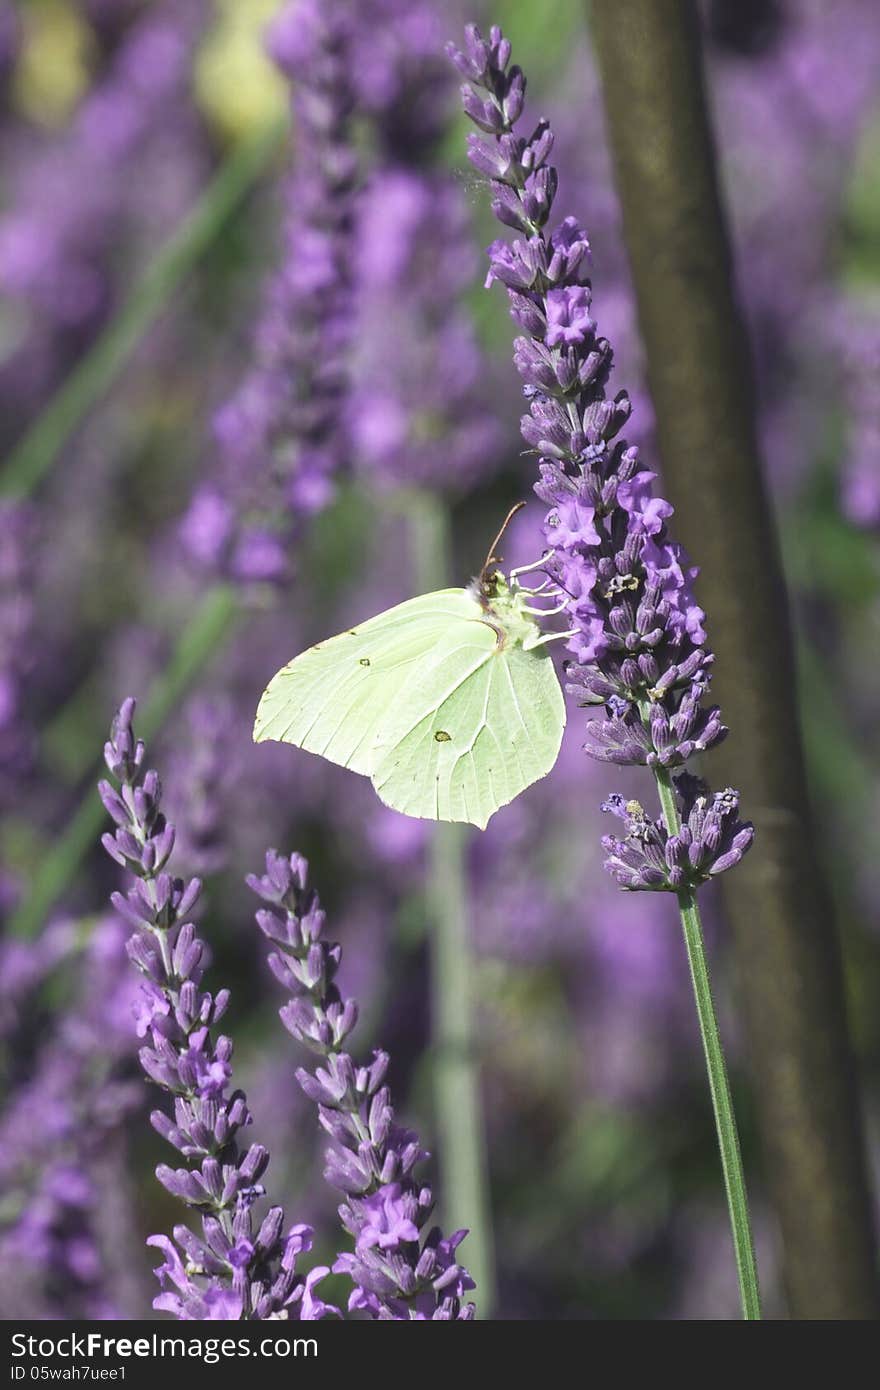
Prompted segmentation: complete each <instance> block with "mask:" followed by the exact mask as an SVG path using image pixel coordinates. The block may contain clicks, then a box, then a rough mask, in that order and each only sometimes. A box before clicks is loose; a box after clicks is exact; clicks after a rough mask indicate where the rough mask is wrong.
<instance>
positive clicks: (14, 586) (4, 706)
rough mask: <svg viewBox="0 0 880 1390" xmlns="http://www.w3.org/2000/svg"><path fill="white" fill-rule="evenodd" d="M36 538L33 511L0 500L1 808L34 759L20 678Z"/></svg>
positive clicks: (26, 652) (30, 624)
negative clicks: (32, 758)
mask: <svg viewBox="0 0 880 1390" xmlns="http://www.w3.org/2000/svg"><path fill="white" fill-rule="evenodd" d="M36 534H37V527H36V518H35V515H34V511H33V508H32V507H30V506H29V505H28V504H26V503H24V502H17V501H12V500H4V501H0V805H5V804H6V803H7V802H8V800H9V797H10V795H14V794H15V789H16V786H17V785H20V779H21V777H22V775H23V774H24V772H25V771H26V770H27V767H28V766H29V764H30V761H31V757H32V744H33V730H32V729H31V727H30V721H29V719H28V717H27V713H26V709H27V701H26V699H25V696H24V680H25V677H26V676H27V673H28V671H29V670H30V668H31V666H32V665H33V662H34V631H33V628H34V599H33V587H34V580H35V565H34V549H35V544H36Z"/></svg>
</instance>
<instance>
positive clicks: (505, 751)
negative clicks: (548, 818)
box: [372, 622, 565, 828]
mask: <svg viewBox="0 0 880 1390" xmlns="http://www.w3.org/2000/svg"><path fill="white" fill-rule="evenodd" d="M564 727H565V706H564V702H563V698H562V691H561V689H560V686H559V681H558V680H557V677H556V673H555V671H554V669H553V663H552V661H551V660H550V658H549V656H548V654H547V651H546V649H545V648H543V647H542V648H534V649H532V650H529V651H525V650H524V649H523V648H522V647H521V646H518V645H514V644H512V643H508V644H500V643H499V641H498V634H497V632H496V631H495V629H494V628H493V627H491V626H489V625H488V624H487V623H483V622H477V623H472V624H468V625H467V626H456V627H455V628H454V630H451V631H450V632H449V633H448V634H447V635H446V636H445V637H444V639H443V641H442V643H441V644H440V645H439V646H438V647H437V648H436V649H435V650H434V651H433V652H432V653H430V654H428V656H427V657H426V659H425V660H424V662H422V663H420V664H419V666H418V667H415V668H414V669H413V671H412V674H411V675H410V677H409V679H408V681H407V683H406V685H405V686H404V687H403V689H402V690H401V692H400V696H399V699H398V701H397V702H396V704H395V708H394V710H393V712H390V713H389V715H388V716H387V717H386V719H385V720H384V722H383V723H382V724H381V725H380V727H379V730H378V733H377V736H376V743H375V754H374V765H373V771H372V781H373V786H374V787H375V789H376V792H377V794H378V795H379V797H380V799H381V800H382V801H384V802H385V803H386V805H389V806H392V807H393V808H394V809H395V810H398V811H402V812H404V814H406V815H410V816H420V817H424V818H428V819H432V820H446V821H469V822H470V823H471V824H473V825H477V826H480V828H485V826H486V824H487V822H488V820H489V818H490V817H491V816H492V815H493V814H494V812H495V811H497V810H498V809H499V807H501V806H505V805H506V804H507V803H508V802H509V801H512V800H513V799H514V797H516V796H518V795H519V793H520V792H522V791H524V790H525V788H526V787H528V786H530V785H531V784H532V782H535V781H537V780H538V779H539V778H540V777H543V776H545V775H546V773H548V772H549V771H550V769H551V768H552V767H553V764H554V763H555V761H556V758H557V756H558V753H559V747H560V744H561V741H562V732H563V729H564Z"/></svg>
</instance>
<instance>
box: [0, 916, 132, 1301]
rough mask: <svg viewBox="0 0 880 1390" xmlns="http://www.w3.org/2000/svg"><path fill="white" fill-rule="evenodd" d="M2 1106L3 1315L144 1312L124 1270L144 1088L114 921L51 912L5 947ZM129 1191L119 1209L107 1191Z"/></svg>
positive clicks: (0, 1008)
mask: <svg viewBox="0 0 880 1390" xmlns="http://www.w3.org/2000/svg"><path fill="white" fill-rule="evenodd" d="M62 964H63V965H64V978H65V982H66V985H67V989H68V991H69V994H68V997H66V998H65V999H64V1001H63V1002H62V1003H61V1004H60V1005H59V1006H58V1007H57V1008H56V1009H55V1011H54V1013H52V1014H50V1013H48V1012H47V1010H46V1009H45V1007H41V1002H40V989H41V986H42V985H44V984H45V983H46V981H47V979H48V978H49V976H50V975H51V974H52V973H53V972H56V971H58V970H59V968H60V966H61V965H62ZM0 967H2V976H3V988H2V992H0V1030H2V1034H3V1042H4V1048H3V1061H4V1062H6V1061H8V1066H4V1071H5V1073H6V1074H5V1075H4V1077H3V1082H4V1086H3V1090H4V1106H3V1110H2V1113H0V1186H2V1189H3V1194H4V1200H3V1204H2V1208H0V1269H2V1271H3V1274H2V1275H0V1309H2V1313H3V1316H4V1317H7V1318H16V1317H30V1318H33V1317H37V1316H40V1317H55V1318H59V1317H61V1318H100V1319H103V1318H118V1317H135V1316H137V1312H138V1306H139V1305H138V1301H137V1297H138V1293H139V1289H138V1288H137V1280H136V1279H134V1278H133V1277H132V1273H131V1269H130V1268H129V1269H128V1270H125V1269H123V1271H122V1272H120V1271H119V1265H120V1262H122V1263H123V1264H124V1259H125V1257H124V1255H121V1254H120V1252H121V1251H124V1249H125V1247H126V1246H127V1245H128V1243H129V1241H130V1238H131V1229H130V1221H129V1212H130V1206H128V1204H127V1202H126V1201H125V1200H124V1196H125V1194H126V1192H127V1186H128V1182H127V1175H126V1171H125V1165H124V1164H123V1163H122V1162H121V1161H120V1160H121V1157H122V1154H121V1141H122V1136H123V1134H124V1130H125V1126H126V1124H127V1122H129V1120H130V1118H131V1116H132V1115H133V1114H134V1112H135V1111H136V1110H137V1108H138V1106H139V1104H140V1100H141V1087H140V1086H139V1085H138V1084H136V1083H135V1082H134V1079H133V1076H132V1075H130V1066H131V1063H132V1062H133V1060H134V1058H133V1047H132V1039H131V1030H130V1026H129V1021H128V1015H129V1011H130V1007H131V997H132V982H131V973H130V971H129V969H128V965H127V960H126V956H125V950H124V935H123V934H122V933H121V931H120V924H119V922H117V921H115V920H112V919H111V920H106V921H101V922H99V923H96V924H92V926H91V934H90V939H89V941H88V945H87V946H86V947H85V949H83V946H82V924H78V923H73V922H57V923H54V924H52V925H50V926H49V927H47V928H46V930H45V931H44V932H43V934H42V935H41V937H40V938H38V939H37V940H36V941H33V942H23V941H20V942H8V943H5V947H4V949H3V952H2V959H0ZM105 1181H112V1183H113V1184H114V1187H115V1189H116V1190H117V1191H118V1192H119V1193H121V1194H123V1201H122V1203H121V1204H120V1206H119V1207H118V1208H117V1209H116V1210H115V1211H113V1212H111V1211H110V1210H109V1207H108V1205H107V1204H106V1203H105V1201H104V1199H103V1195H102V1184H103V1183H104V1182H105Z"/></svg>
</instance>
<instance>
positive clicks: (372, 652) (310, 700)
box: [254, 589, 480, 776]
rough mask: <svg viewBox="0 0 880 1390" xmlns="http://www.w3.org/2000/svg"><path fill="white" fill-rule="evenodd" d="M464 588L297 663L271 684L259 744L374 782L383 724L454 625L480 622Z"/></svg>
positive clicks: (392, 614)
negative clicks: (272, 743) (279, 745)
mask: <svg viewBox="0 0 880 1390" xmlns="http://www.w3.org/2000/svg"><path fill="white" fill-rule="evenodd" d="M479 613H480V609H479V605H478V604H477V602H476V600H475V599H474V598H473V597H472V596H471V595H470V594H468V592H467V591H466V590H465V589H442V590H439V591H438V592H437V593H433V594H424V595H422V596H420V597H419V598H414V599H408V600H407V601H406V602H405V603H401V604H398V605H397V606H396V607H395V608H390V609H388V611H387V612H385V613H380V614H378V616H377V617H375V618H370V619H369V620H368V621H367V622H364V623H361V624H360V625H359V626H357V627H354V628H352V629H351V630H350V631H348V632H342V633H339V634H338V635H337V636H336V637H330V638H328V639H327V640H326V641H324V642H319V643H318V644H317V646H314V647H310V648H309V650H308V651H305V652H303V653H302V654H301V655H300V656H298V657H296V658H295V659H294V660H293V661H291V662H290V663H289V664H288V665H287V666H285V667H284V668H283V669H282V670H281V671H279V672H278V673H277V674H276V675H275V676H273V678H272V680H271V681H270V682H269V685H268V687H267V688H266V690H265V692H264V694H263V697H262V699H261V700H260V704H259V707H258V709H257V716H256V722H255V725H254V739H255V740H256V741H257V742H262V741H263V740H266V739H277V740H279V741H280V742H283V743H293V744H296V745H297V746H298V747H300V748H305V749H307V750H308V751H309V752H311V753H318V754H320V755H321V756H323V757H325V758H328V759H329V760H330V761H331V762H335V763H340V764H341V765H342V766H343V767H348V768H350V769H351V770H352V771H353V772H359V773H363V774H365V775H367V776H369V774H370V772H371V769H372V760H373V745H374V742H375V738H376V734H377V732H378V729H379V726H380V724H381V722H382V721H383V720H384V719H385V717H386V715H387V714H388V711H389V709H391V708H393V707H394V706H395V705H396V703H397V700H398V698H399V695H400V691H401V689H402V688H405V686H406V684H407V681H408V678H409V674H410V672H411V671H412V670H413V669H414V668H416V667H417V666H418V664H419V663H421V662H423V661H424V660H426V659H427V658H428V656H429V654H430V653H431V652H432V651H434V650H435V649H436V647H437V646H438V644H439V643H441V642H442V641H443V639H444V637H445V636H446V635H447V634H448V633H449V630H450V626H452V627H457V626H458V625H459V624H460V623H463V622H467V621H468V620H470V621H473V619H474V618H475V617H479Z"/></svg>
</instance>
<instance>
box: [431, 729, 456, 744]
mask: <svg viewBox="0 0 880 1390" xmlns="http://www.w3.org/2000/svg"><path fill="white" fill-rule="evenodd" d="M451 738H452V734H448V733H447V732H446V730H445V729H438V730H437V732H436V734H435V735H434V742H435V743H448V742H449V740H450V739H451Z"/></svg>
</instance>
